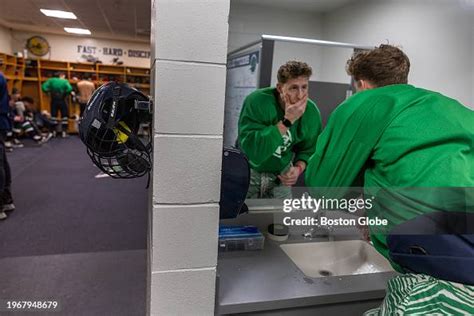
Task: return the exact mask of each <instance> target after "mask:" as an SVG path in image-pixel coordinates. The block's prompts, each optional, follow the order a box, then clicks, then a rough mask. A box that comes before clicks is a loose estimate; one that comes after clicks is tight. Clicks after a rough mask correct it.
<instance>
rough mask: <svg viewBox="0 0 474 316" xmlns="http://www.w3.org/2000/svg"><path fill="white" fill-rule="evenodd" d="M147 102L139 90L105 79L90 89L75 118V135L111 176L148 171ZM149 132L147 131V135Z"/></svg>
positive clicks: (149, 149)
mask: <svg viewBox="0 0 474 316" xmlns="http://www.w3.org/2000/svg"><path fill="white" fill-rule="evenodd" d="M151 108H152V106H151V102H150V100H149V98H148V97H147V96H145V95H144V94H143V93H141V92H140V91H138V90H136V89H135V88H132V87H130V86H128V85H126V84H123V83H117V82H109V83H106V84H104V85H102V86H101V87H99V88H98V89H97V90H95V91H94V93H93V95H92V96H91V98H90V100H89V102H88V103H87V107H86V109H85V111H84V114H83V116H82V118H81V120H80V122H79V136H80V138H81V140H82V142H83V143H84V144H85V145H86V146H87V153H88V155H89V156H90V157H91V159H92V161H93V162H94V164H95V165H96V166H97V167H99V168H100V169H101V170H102V171H103V172H105V173H106V174H108V175H110V176H111V177H113V178H137V177H141V176H143V175H145V174H147V173H149V172H150V171H151V166H152V160H151V151H152V146H151V136H147V137H142V136H139V135H138V132H139V129H140V127H142V126H149V125H150V124H151V120H152V115H151ZM150 134H151V133H150V132H149V133H148V135H150Z"/></svg>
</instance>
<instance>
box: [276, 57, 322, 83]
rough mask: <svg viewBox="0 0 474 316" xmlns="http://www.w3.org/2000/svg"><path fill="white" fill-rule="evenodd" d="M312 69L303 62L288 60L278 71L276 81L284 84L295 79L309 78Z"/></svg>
mask: <svg viewBox="0 0 474 316" xmlns="http://www.w3.org/2000/svg"><path fill="white" fill-rule="evenodd" d="M312 74H313V69H312V68H311V67H310V66H309V65H308V64H307V63H305V62H302V61H296V60H290V61H287V62H286V63H285V64H284V65H281V66H280V69H278V75H277V79H278V82H279V83H286V82H287V81H288V80H290V79H295V78H298V77H301V76H304V77H307V78H308V79H309V77H311V75H312Z"/></svg>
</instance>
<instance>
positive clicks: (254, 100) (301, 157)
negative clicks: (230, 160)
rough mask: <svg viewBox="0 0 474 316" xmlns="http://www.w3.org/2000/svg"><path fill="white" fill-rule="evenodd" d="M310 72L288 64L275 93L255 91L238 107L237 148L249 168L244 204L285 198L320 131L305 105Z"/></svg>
mask: <svg viewBox="0 0 474 316" xmlns="http://www.w3.org/2000/svg"><path fill="white" fill-rule="evenodd" d="M311 74H312V69H311V67H309V66H308V65H307V64H306V63H304V62H299V61H289V62H287V63H286V64H284V65H282V66H281V67H280V69H279V70H278V83H277V85H276V87H268V88H263V89H258V90H256V91H254V92H252V93H251V94H250V95H248V96H247V98H246V99H245V101H244V104H243V107H242V111H241V113H240V118H239V137H238V142H239V146H240V148H241V149H242V151H243V152H244V153H245V154H246V156H247V157H248V159H249V163H250V168H251V177H250V178H251V179H250V187H249V191H248V194H247V198H274V197H275V198H287V197H291V186H293V185H295V183H296V181H297V180H298V177H299V176H300V175H301V174H302V173H303V171H304V170H305V168H306V163H307V161H308V159H309V157H310V156H311V155H312V154H313V152H314V148H315V145H316V140H317V137H318V135H319V133H320V131H321V115H320V113H319V110H318V108H317V107H316V104H315V103H314V102H313V101H311V100H309V99H308V81H309V77H310V76H311Z"/></svg>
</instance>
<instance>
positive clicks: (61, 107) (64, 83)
mask: <svg viewBox="0 0 474 316" xmlns="http://www.w3.org/2000/svg"><path fill="white" fill-rule="evenodd" d="M41 88H42V89H43V92H45V93H49V96H50V98H51V121H52V122H54V124H56V125H57V124H58V120H57V117H56V116H57V115H58V112H61V126H62V131H61V134H62V137H63V138H64V137H67V129H68V125H69V109H68V104H67V101H66V97H67V96H68V95H69V94H70V93H71V91H72V87H71V84H70V83H69V81H68V80H67V79H66V75H65V74H64V73H62V72H58V73H56V74H55V77H52V78H49V79H48V80H46V81H45V82H44V83H43V85H42V86H41ZM54 132H55V131H54Z"/></svg>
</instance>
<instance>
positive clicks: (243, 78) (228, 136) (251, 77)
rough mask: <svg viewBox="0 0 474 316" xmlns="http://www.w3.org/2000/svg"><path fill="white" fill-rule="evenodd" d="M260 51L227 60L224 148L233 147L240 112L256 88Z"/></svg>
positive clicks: (236, 135)
mask: <svg viewBox="0 0 474 316" xmlns="http://www.w3.org/2000/svg"><path fill="white" fill-rule="evenodd" d="M259 70H260V51H259V50H256V51H252V52H248V53H245V54H244V55H239V56H236V57H232V58H229V59H228V61H227V80H226V90H225V111H224V146H228V147H235V144H236V141H237V137H238V123H239V116H240V111H241V110H242V104H243V103H244V100H245V98H246V97H247V96H248V95H249V94H250V93H251V92H252V91H254V90H256V89H257V87H258V75H259Z"/></svg>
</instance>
